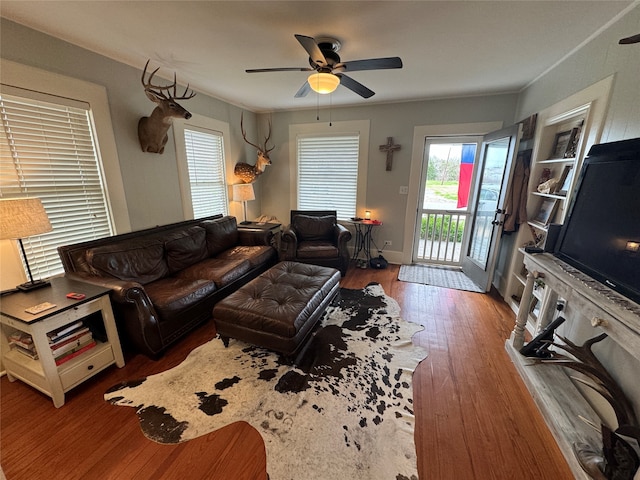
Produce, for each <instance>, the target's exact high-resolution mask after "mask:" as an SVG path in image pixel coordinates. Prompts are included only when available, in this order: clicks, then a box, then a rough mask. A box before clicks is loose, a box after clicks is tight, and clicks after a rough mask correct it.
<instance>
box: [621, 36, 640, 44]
mask: <svg viewBox="0 0 640 480" xmlns="http://www.w3.org/2000/svg"><path fill="white" fill-rule="evenodd" d="M618 43H619V44H620V45H630V44H632V43H640V33H638V34H637V35H631V36H630V37H626V38H621V39H620V41H619V42H618Z"/></svg>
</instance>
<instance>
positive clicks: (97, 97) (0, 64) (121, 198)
mask: <svg viewBox="0 0 640 480" xmlns="http://www.w3.org/2000/svg"><path fill="white" fill-rule="evenodd" d="M0 70H1V71H2V79H1V83H2V85H6V86H9V87H14V88H19V89H26V90H32V91H34V92H41V93H44V94H47V95H52V96H56V97H63V98H69V99H73V100H77V101H80V102H84V103H87V104H89V105H90V120H91V121H92V125H91V126H92V128H93V131H94V135H95V137H96V140H95V141H96V150H97V154H98V157H99V162H100V168H101V169H102V173H103V181H104V191H105V197H106V201H107V204H108V209H107V210H108V211H109V212H110V213H111V223H112V227H113V230H114V232H115V233H124V232H129V231H131V221H130V217H129V210H128V207H127V203H126V196H125V190H124V183H123V180H122V173H121V170H120V160H119V158H118V153H117V147H116V141H115V135H114V131H113V125H112V122H111V112H110V107H109V99H108V96H107V89H106V88H105V87H104V86H103V85H98V84H95V83H91V82H87V81H84V80H79V79H77V78H73V77H68V76H65V75H61V74H57V73H52V72H49V71H47V70H42V69H39V68H35V67H31V66H27V65H23V64H20V63H17V62H13V61H10V60H6V59H3V58H0ZM0 88H1V86H0ZM0 264H1V268H2V271H3V272H4V274H3V275H2V280H1V284H2V289H6V288H12V287H13V286H15V285H16V283H22V282H24V281H25V280H27V275H26V270H25V268H24V265H23V263H22V261H21V254H20V253H19V251H18V245H17V242H14V241H9V240H6V241H2V242H0Z"/></svg>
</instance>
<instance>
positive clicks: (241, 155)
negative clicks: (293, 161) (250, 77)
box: [0, 19, 260, 233]
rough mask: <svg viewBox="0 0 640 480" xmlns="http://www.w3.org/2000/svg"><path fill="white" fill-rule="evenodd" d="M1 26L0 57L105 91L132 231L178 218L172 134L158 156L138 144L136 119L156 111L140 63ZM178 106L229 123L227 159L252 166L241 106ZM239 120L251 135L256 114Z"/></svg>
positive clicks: (198, 100) (256, 205) (198, 101)
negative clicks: (146, 91) (145, 90)
mask: <svg viewBox="0 0 640 480" xmlns="http://www.w3.org/2000/svg"><path fill="white" fill-rule="evenodd" d="M0 22H1V23H0V56H1V57H2V58H5V59H7V60H12V61H15V62H18V63H22V64H24V65H29V66H32V67H37V68H40V69H43V70H48V71H51V72H55V73H59V74H61V75H66V76H69V77H74V78H78V79H81V80H86V81H88V82H92V83H96V84H99V85H103V86H104V87H106V89H107V94H108V97H109V106H110V109H111V120H112V123H113V129H114V135H115V139H116V145H117V149H118V157H119V160H120V168H121V171H122V179H123V183H124V189H125V195H126V197H127V206H128V210H129V217H130V221H131V228H132V229H133V230H139V229H141V228H145V227H149V226H154V225H161V224H166V223H171V222H177V221H180V220H183V217H184V215H183V212H182V203H181V197H180V189H179V185H178V170H177V163H176V155H175V145H174V142H173V137H172V131H171V130H169V141H168V143H167V145H166V147H165V151H164V153H163V154H162V155H158V154H152V153H144V152H142V150H141V148H140V144H139V142H138V133H137V132H138V130H137V129H138V127H137V125H138V120H139V118H140V117H142V116H147V115H149V114H150V113H151V111H152V110H153V108H154V107H155V104H153V103H152V102H150V101H149V100H148V99H147V97H146V96H145V95H144V93H143V88H142V85H141V83H140V76H141V74H142V67H143V66H144V65H140V68H139V69H138V68H133V67H130V66H128V65H125V64H122V63H119V62H116V61H113V60H111V59H109V58H106V57H104V56H102V55H97V54H95V53H92V52H90V51H88V50H85V49H82V48H79V47H77V46H74V45H72V44H70V43H67V42H63V41H61V40H58V39H56V38H53V37H50V36H48V35H44V34H42V33H39V32H36V31H34V30H31V29H28V28H25V27H23V26H21V25H18V24H16V23H13V22H9V21H7V20H5V19H0ZM165 73H167V72H165ZM168 73H169V74H170V73H171V72H168ZM179 80H180V72H178V81H179ZM182 105H183V106H184V107H185V108H186V109H187V110H189V111H190V112H192V113H199V114H201V115H204V116H207V117H210V118H214V119H216V120H220V121H223V122H227V123H229V124H230V127H231V137H232V138H231V152H227V155H231V156H232V159H233V163H234V164H235V162H236V161H247V159H250V162H251V163H253V160H254V159H255V151H254V150H255V149H254V148H253V147H250V146H248V145H247V144H246V143H245V142H244V140H243V139H242V135H241V134H240V128H239V125H240V115H241V113H242V110H241V109H240V108H238V107H235V106H233V105H230V104H228V103H226V102H223V101H220V100H217V99H215V98H212V97H209V96H206V95H203V94H197V95H196V96H195V97H194V98H193V99H191V100H186V101H184V102H183V103H182ZM244 122H245V128H246V130H247V132H248V135H249V136H250V137H251V136H252V135H254V134H255V132H256V130H255V129H256V115H255V114H253V113H251V112H247V111H245V120H244ZM259 188H260V187H259V185H258V186H257V188H256V190H257V192H256V197H257V200H256V201H254V202H249V203H248V209H249V213H252V214H254V215H258V214H259V212H260V200H259V197H260V192H259ZM119 233H122V232H119Z"/></svg>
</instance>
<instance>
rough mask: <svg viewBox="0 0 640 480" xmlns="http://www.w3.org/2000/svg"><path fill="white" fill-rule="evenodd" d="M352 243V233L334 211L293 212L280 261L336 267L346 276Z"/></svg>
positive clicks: (283, 234) (286, 230)
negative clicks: (349, 248)
mask: <svg viewBox="0 0 640 480" xmlns="http://www.w3.org/2000/svg"><path fill="white" fill-rule="evenodd" d="M349 240H351V232H350V231H349V230H347V228H346V227H344V226H342V225H340V224H339V223H338V221H337V213H336V211H335V210H291V223H290V224H289V226H287V228H286V229H285V230H284V232H283V233H282V239H281V243H282V246H281V252H282V256H281V260H288V261H292V262H300V263H310V264H312V265H320V266H322V267H332V268H337V269H338V270H340V274H341V275H342V276H343V277H344V275H345V274H346V273H347V268H348V267H349V251H348V249H347V243H348V242H349Z"/></svg>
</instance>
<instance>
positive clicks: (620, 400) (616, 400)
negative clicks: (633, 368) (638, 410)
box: [536, 333, 638, 427]
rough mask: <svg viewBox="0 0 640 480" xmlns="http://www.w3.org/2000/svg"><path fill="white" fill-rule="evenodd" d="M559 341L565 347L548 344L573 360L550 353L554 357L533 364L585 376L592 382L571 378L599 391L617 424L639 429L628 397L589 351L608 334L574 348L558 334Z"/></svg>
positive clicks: (571, 343) (556, 353) (553, 343)
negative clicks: (562, 368)
mask: <svg viewBox="0 0 640 480" xmlns="http://www.w3.org/2000/svg"><path fill="white" fill-rule="evenodd" d="M558 338H560V339H561V340H562V341H563V342H564V345H562V344H558V343H555V342H551V344H552V345H553V346H555V347H557V348H560V349H562V350H564V351H565V352H567V353H569V354H571V355H572V356H573V357H575V359H573V358H570V357H568V356H566V355H563V354H561V353H558V352H551V353H552V354H553V358H547V359H542V358H541V359H536V363H555V364H558V365H560V366H562V367H567V368H571V369H573V370H576V371H578V372H580V373H582V374H584V375H586V376H587V377H589V379H590V380H592V382H593V383H591V382H586V381H584V380H582V379H579V378H575V377H574V378H575V379H576V380H577V381H579V382H580V383H582V384H584V385H587V386H588V387H590V388H592V389H593V390H595V391H596V392H598V393H599V394H600V395H602V396H603V397H604V398H605V400H607V402H609V404H610V405H611V407H612V408H613V411H614V412H615V415H616V419H617V420H618V424H619V425H621V426H622V425H631V426H634V427H636V426H638V422H637V419H636V416H635V412H634V410H633V406H632V405H631V403H630V402H629V400H628V398H627V397H626V395H625V394H624V392H623V391H622V389H621V388H620V387H619V386H618V384H617V383H616V381H615V380H614V378H613V377H612V376H611V375H610V374H609V372H607V370H606V369H605V368H604V365H602V363H600V361H599V360H598V358H597V357H596V356H595V355H594V353H593V352H592V351H591V347H592V345H593V344H595V343H598V342H600V341H602V340H604V339H605V338H607V334H606V333H602V334H600V335H598V336H597V337H593V338H591V339H589V340H587V341H586V342H584V344H583V345H581V346H578V345H576V344H575V343H573V342H571V341H570V340H568V339H567V338H564V337H562V336H560V335H558Z"/></svg>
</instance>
